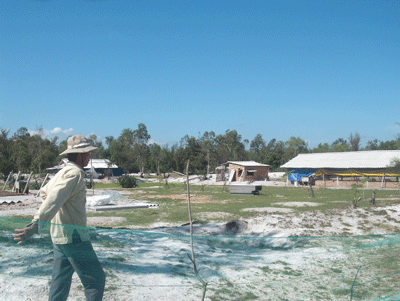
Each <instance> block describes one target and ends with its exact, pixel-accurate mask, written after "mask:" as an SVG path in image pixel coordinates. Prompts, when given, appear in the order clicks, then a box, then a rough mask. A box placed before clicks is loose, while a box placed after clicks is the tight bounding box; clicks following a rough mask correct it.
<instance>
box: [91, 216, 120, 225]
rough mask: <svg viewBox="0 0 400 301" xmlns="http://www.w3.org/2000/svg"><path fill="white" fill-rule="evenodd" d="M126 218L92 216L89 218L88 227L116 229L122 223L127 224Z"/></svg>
mask: <svg viewBox="0 0 400 301" xmlns="http://www.w3.org/2000/svg"><path fill="white" fill-rule="evenodd" d="M125 221H126V218H125V217H118V216H107V217H104V216H91V217H88V218H87V225H88V227H105V228H108V227H114V226H118V225H120V224H121V223H123V222H125Z"/></svg>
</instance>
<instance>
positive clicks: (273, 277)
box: [0, 217, 400, 300]
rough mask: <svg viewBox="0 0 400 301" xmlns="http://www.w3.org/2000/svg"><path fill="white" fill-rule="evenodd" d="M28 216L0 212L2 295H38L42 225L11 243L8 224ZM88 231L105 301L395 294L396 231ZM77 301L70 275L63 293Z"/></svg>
mask: <svg viewBox="0 0 400 301" xmlns="http://www.w3.org/2000/svg"><path fill="white" fill-rule="evenodd" d="M27 223H28V221H25V220H20V219H15V218H9V217H1V218H0V233H1V235H0V240H1V253H0V277H1V278H2V280H1V281H0V283H1V285H0V295H1V296H2V298H3V299H4V300H31V299H29V298H32V297H33V296H35V297H34V299H32V300H47V291H48V286H49V281H50V278H51V269H52V260H53V257H52V243H51V240H50V236H49V234H48V228H49V227H48V225H47V227H44V230H42V231H41V233H40V234H39V235H35V236H34V237H33V238H31V239H30V240H29V241H27V242H25V243H24V244H22V245H19V246H17V245H16V243H15V241H14V240H13V236H12V235H13V233H14V229H16V228H23V227H24V226H25V225H26V224H27ZM46 229H47V230H46ZM87 229H88V231H90V235H91V240H92V243H93V246H94V249H95V251H96V253H97V255H98V257H99V259H100V261H101V263H102V265H103V267H104V270H105V271H106V275H107V281H106V292H105V297H104V300H133V299H135V300H399V299H400V289H399V278H400V275H399V274H400V262H399V259H398V250H399V243H400V235H398V234H396V235H393V234H392V235H368V236H318V237H274V236H273V235H271V236H263V237H260V236H257V237H249V236H247V237H242V236H237V235H234V234H235V233H234V229H227V231H226V234H227V235H201V236H200V235H193V236H191V235H189V226H183V227H179V228H163V229H158V230H157V229H153V230H148V231H134V230H118V229H97V228H87ZM230 230H232V232H231V234H232V235H229V233H230V232H229V231H230ZM195 232H196V231H195ZM193 259H194V261H193ZM194 263H195V264H194ZM74 277H75V278H77V276H76V275H74ZM21 283H24V288H23V289H21V285H20V284H21ZM83 298H84V294H83V289H82V287H81V284H80V281H79V279H75V280H73V286H72V289H71V293H70V299H69V300H83Z"/></svg>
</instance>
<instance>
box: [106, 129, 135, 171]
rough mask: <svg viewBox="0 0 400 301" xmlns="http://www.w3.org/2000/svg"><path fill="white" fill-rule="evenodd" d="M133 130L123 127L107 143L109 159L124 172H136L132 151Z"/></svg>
mask: <svg viewBox="0 0 400 301" xmlns="http://www.w3.org/2000/svg"><path fill="white" fill-rule="evenodd" d="M133 143H134V139H133V131H132V130H131V129H129V128H127V129H124V130H123V131H122V133H121V135H120V136H119V137H118V139H115V140H112V141H111V143H110V145H109V152H110V160H111V162H113V163H115V164H117V165H118V166H119V167H121V168H122V169H123V170H124V172H125V173H131V172H137V171H138V169H137V168H136V167H135V161H136V160H135V156H134V153H133Z"/></svg>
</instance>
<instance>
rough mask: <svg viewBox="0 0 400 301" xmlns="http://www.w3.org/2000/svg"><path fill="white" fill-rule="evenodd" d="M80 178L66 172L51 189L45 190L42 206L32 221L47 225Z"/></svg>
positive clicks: (78, 175) (77, 174) (73, 173)
mask: <svg viewBox="0 0 400 301" xmlns="http://www.w3.org/2000/svg"><path fill="white" fill-rule="evenodd" d="M79 178H80V174H79V173H75V172H67V173H65V174H64V175H62V177H60V179H58V181H57V183H55V184H54V187H52V189H51V190H50V191H49V190H46V195H43V197H45V199H44V201H43V203H42V205H41V206H40V208H39V210H38V211H37V212H36V214H35V216H34V217H33V221H39V222H46V223H49V222H50V221H51V220H52V218H53V217H54V216H55V215H56V213H57V212H58V210H60V208H61V206H62V205H63V204H64V203H65V202H66V201H67V200H68V199H69V197H70V196H71V193H72V192H73V191H74V188H75V186H76V184H77V183H78V181H79Z"/></svg>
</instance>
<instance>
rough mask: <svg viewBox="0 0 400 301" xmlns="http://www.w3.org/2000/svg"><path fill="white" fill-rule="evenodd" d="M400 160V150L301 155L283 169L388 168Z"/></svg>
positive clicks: (284, 165)
mask: <svg viewBox="0 0 400 301" xmlns="http://www.w3.org/2000/svg"><path fill="white" fill-rule="evenodd" d="M393 159H400V150H378V151H356V152H338V153H310V154H300V155H298V156H297V157H295V158H293V159H292V160H290V161H289V162H287V163H285V164H283V165H282V166H281V168H315V169H320V168H334V169H346V168H367V169H375V168H379V169H381V168H386V167H388V166H390V164H391V163H392V161H393Z"/></svg>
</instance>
